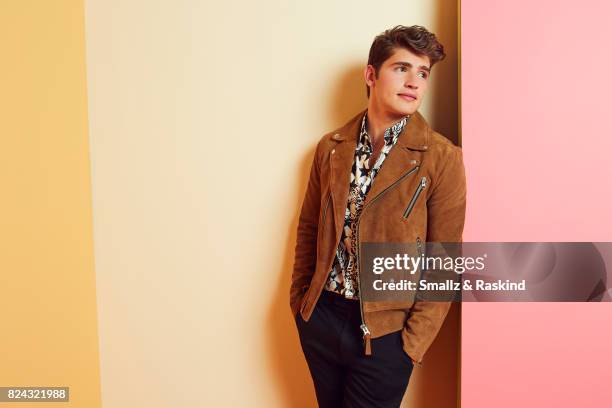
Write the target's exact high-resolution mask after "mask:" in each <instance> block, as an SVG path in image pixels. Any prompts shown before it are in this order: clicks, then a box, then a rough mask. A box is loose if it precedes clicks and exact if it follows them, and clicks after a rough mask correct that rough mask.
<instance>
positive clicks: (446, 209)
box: [402, 146, 466, 364]
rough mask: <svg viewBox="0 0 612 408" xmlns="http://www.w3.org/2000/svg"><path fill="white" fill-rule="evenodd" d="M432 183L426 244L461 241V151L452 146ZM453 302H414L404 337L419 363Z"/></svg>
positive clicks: (463, 202) (463, 200) (463, 192)
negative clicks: (436, 178)
mask: <svg viewBox="0 0 612 408" xmlns="http://www.w3.org/2000/svg"><path fill="white" fill-rule="evenodd" d="M442 160H443V161H444V162H445V163H444V164H443V168H442V170H441V171H440V173H439V177H438V180H432V181H433V184H432V191H431V195H430V197H429V199H428V201H427V242H462V234H463V225H464V221H465V208H466V182H465V168H464V165H463V154H462V151H461V148H459V147H456V146H452V149H451V151H450V152H449V154H448V156H447V157H444V158H443V159H442ZM450 306H451V302H441V301H439V302H436V301H421V300H419V301H415V303H414V305H413V306H412V309H411V312H410V315H409V317H408V319H407V320H406V325H405V327H404V331H403V333H402V335H403V336H404V349H405V351H406V352H407V353H408V355H409V356H410V357H411V358H412V360H413V361H415V362H416V363H418V364H420V363H421V361H422V359H423V355H424V354H425V352H426V351H427V350H428V349H429V347H430V346H431V344H432V343H433V341H434V339H435V338H436V336H437V334H438V332H439V331H440V328H441V327H442V323H443V322H444V319H445V318H446V315H447V314H448V311H449V309H450Z"/></svg>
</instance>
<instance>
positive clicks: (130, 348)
mask: <svg viewBox="0 0 612 408" xmlns="http://www.w3.org/2000/svg"><path fill="white" fill-rule="evenodd" d="M442 3H444V7H445V8H444V9H443V8H442V6H441V4H442ZM86 5H87V6H86V10H87V14H86V15H87V18H86V26H87V44H88V47H87V57H88V60H87V63H88V68H89V71H88V79H89V83H88V84H89V92H90V134H91V145H92V161H93V185H94V209H95V217H94V222H95V243H96V247H95V249H96V268H97V277H98V290H99V292H98V293H99V296H98V302H99V317H100V332H101V336H100V344H101V370H102V371H101V376H102V392H103V401H104V405H105V406H106V407H113V408H115V407H132V406H135V404H137V405H138V406H147V407H151V408H153V407H167V406H173V407H194V406H245V407H246V406H262V407H311V406H313V404H314V392H313V388H312V383H311V380H310V377H309V374H308V371H307V366H306V363H305V361H304V358H303V356H302V354H301V350H300V348H299V343H298V338H297V334H296V331H295V327H294V323H293V321H292V319H291V315H290V312H289V307H288V288H289V281H290V274H291V265H292V257H293V246H294V242H295V229H296V225H297V215H298V210H299V204H300V202H301V199H302V195H303V193H304V189H305V182H306V176H307V173H308V168H309V165H310V161H311V159H312V154H313V151H314V146H315V143H316V142H317V140H318V139H319V137H320V136H321V135H322V134H323V133H324V132H326V131H328V130H331V129H332V128H334V127H336V126H338V125H340V124H342V123H344V121H346V119H348V118H349V117H351V116H352V115H354V114H355V113H356V112H357V110H359V109H361V108H363V107H364V106H365V103H366V98H365V88H364V86H365V85H364V84H363V79H362V74H361V73H362V68H363V66H364V64H365V62H366V59H367V52H368V49H369V46H370V43H371V41H372V39H373V38H374V36H375V35H376V34H378V33H379V32H381V31H382V30H384V29H385V28H389V27H391V26H393V25H395V24H406V25H410V24H417V23H418V24H422V25H426V26H428V27H429V28H430V29H432V30H433V31H436V32H438V33H439V34H440V36H441V38H442V40H443V41H444V42H445V43H446V45H447V49H448V53H449V58H448V60H447V61H446V62H444V63H442V64H441V65H440V66H439V67H436V68H435V69H434V76H433V81H434V89H433V92H432V94H431V95H430V96H429V99H428V100H427V103H426V105H425V106H424V108H423V110H422V112H423V113H424V114H425V115H426V117H428V118H430V119H432V124H433V125H434V127H435V128H437V129H438V130H440V131H442V132H443V133H446V134H447V135H448V136H450V137H451V138H453V139H455V138H456V137H455V136H456V129H457V114H456V110H457V72H456V69H457V60H456V53H457V48H456V46H457V44H456V42H457V37H456V33H457V24H456V11H457V10H456V7H457V5H456V3H455V2H442V1H439V2H431V1H425V0H422V1H414V2H408V3H407V2H405V1H399V0H398V1H388V2H384V3H372V2H364V1H357V2H355V1H338V2H329V1H321V0H317V1H310V2H284V1H272V0H268V1H263V2H247V1H242V2H196V1H191V2H188V1H184V2H176V1H159V0H158V1H153V2H151V1H130V2H123V1H118V0H114V1H109V0H105V1H101V0H88V1H87V2H86ZM434 111H435V115H434ZM455 333H456V331H455ZM455 337H456V336H455ZM455 337H453V335H452V333H451V334H448V337H447V338H446V339H445V340H444V339H443V340H444V341H443V342H442V343H440V344H439V345H437V346H436V347H437V350H438V352H440V353H441V352H443V351H444V350H445V351H446V352H447V353H448V358H447V359H450V360H452V361H453V362H454V361H455V359H456V346H457V345H456V338H455ZM440 355H441V354H438V357H436V356H433V357H432V361H433V360H436V359H437V360H439V359H440V358H441V357H439V356H440ZM437 367H438V369H436V365H435V364H433V363H431V364H429V367H428V368H426V369H423V370H422V372H419V373H416V374H415V376H414V377H413V383H412V385H411V387H412V388H414V390H415V391H414V392H413V395H411V400H412V401H414V402H413V403H412V404H411V406H423V407H424V406H433V405H427V404H426V403H423V402H421V403H417V402H416V401H423V398H422V396H423V387H428V385H427V384H429V386H430V387H433V388H435V390H436V392H437V394H436V395H442V397H440V398H445V399H446V401H451V402H454V400H455V395H454V393H455V392H456V384H455V383H454V382H453V380H454V379H455V374H456V367H455V366H454V365H453V364H450V365H449V364H446V372H447V373H448V376H450V377H448V376H447V377H448V378H449V380H448V381H446V385H444V384H439V381H438V383H436V384H434V385H433V386H432V385H431V384H433V383H432V381H433V377H434V376H435V375H443V374H440V373H441V372H442V371H443V370H442V368H439V367H444V364H441V366H437ZM440 370H442V371H440ZM436 373H437V374H436ZM438 378H439V377H438ZM441 389H442V391H440V390H441ZM431 402H432V400H431V399H429V400H428V403H431ZM407 406H408V405H407ZM437 406H443V405H437Z"/></svg>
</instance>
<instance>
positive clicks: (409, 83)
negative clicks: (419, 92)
mask: <svg viewBox="0 0 612 408" xmlns="http://www.w3.org/2000/svg"><path fill="white" fill-rule="evenodd" d="M404 86H405V87H406V88H410V89H415V90H416V89H417V88H418V85H417V84H416V82H415V81H413V80H412V79H409V80H407V81H406V82H405V83H404Z"/></svg>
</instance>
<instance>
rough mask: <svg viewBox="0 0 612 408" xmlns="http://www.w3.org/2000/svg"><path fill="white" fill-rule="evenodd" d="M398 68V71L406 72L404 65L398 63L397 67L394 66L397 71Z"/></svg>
mask: <svg viewBox="0 0 612 408" xmlns="http://www.w3.org/2000/svg"><path fill="white" fill-rule="evenodd" d="M398 69H399V70H400V72H406V67H405V66H403V65H400V66H399V67H396V68H395V70H396V71H397V70H398Z"/></svg>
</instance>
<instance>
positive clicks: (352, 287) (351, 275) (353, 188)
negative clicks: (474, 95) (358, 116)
mask: <svg viewBox="0 0 612 408" xmlns="http://www.w3.org/2000/svg"><path fill="white" fill-rule="evenodd" d="M367 117H368V113H367V111H366V113H365V114H364V115H363V119H362V121H361V130H360V132H359V140H358V143H357V148H356V149H355V161H354V163H353V168H352V171H351V184H350V189H349V196H348V200H347V201H348V202H347V206H346V210H345V214H344V228H343V230H342V237H341V238H340V243H339V244H338V249H337V250H336V256H335V258H334V262H333V264H332V268H331V271H330V272H329V276H328V278H327V282H326V283H325V289H326V290H329V291H332V292H336V293H339V294H341V295H343V296H344V297H346V298H348V299H359V287H358V273H359V271H358V265H359V264H358V262H357V261H358V260H357V255H356V253H357V246H356V245H357V242H356V239H355V237H354V235H353V231H354V230H355V225H356V223H357V220H358V219H359V216H360V215H361V209H362V207H363V202H364V201H365V198H366V195H367V194H368V191H369V190H370V188H371V187H372V183H373V182H374V178H375V177H376V174H378V172H379V171H380V168H381V166H382V164H383V162H384V161H385V158H386V157H387V155H388V154H389V152H390V151H391V148H392V147H393V146H394V145H395V142H396V141H397V138H398V136H399V134H400V132H401V131H402V129H403V128H404V126H405V125H406V123H407V121H408V119H409V116H405V117H403V118H402V119H401V120H400V121H399V122H396V123H395V124H394V125H393V126H391V127H390V128H388V129H386V130H385V133H384V141H385V144H384V146H383V148H382V150H381V152H380V154H379V156H378V159H377V160H376V163H374V166H372V168H371V169H370V163H369V159H370V156H371V155H372V143H371V141H370V136H369V135H368V132H367Z"/></svg>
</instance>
